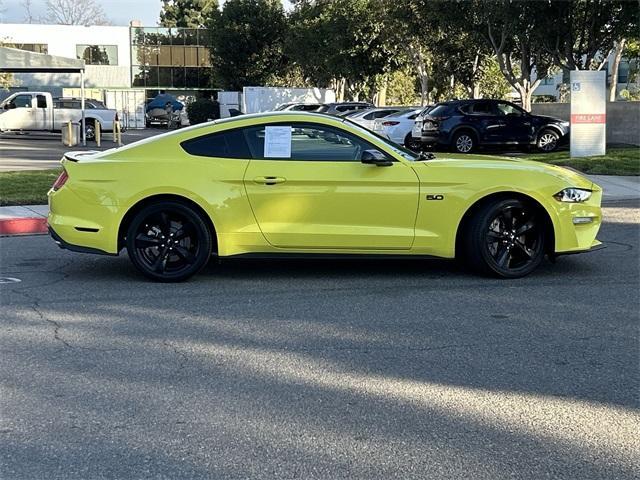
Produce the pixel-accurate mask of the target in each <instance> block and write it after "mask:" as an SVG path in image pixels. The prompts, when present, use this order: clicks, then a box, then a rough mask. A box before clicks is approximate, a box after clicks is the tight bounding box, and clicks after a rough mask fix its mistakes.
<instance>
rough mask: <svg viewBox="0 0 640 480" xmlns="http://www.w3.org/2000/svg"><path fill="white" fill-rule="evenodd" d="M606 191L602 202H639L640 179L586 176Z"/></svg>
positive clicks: (632, 177)
mask: <svg viewBox="0 0 640 480" xmlns="http://www.w3.org/2000/svg"><path fill="white" fill-rule="evenodd" d="M586 177H587V178H589V179H590V180H591V181H592V182H594V183H595V184H596V185H600V187H602V189H603V190H604V195H603V198H602V200H603V201H604V202H607V201H614V202H615V201H619V200H638V199H640V177H634V176H619V175H586Z"/></svg>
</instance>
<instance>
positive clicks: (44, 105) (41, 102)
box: [36, 95, 47, 108]
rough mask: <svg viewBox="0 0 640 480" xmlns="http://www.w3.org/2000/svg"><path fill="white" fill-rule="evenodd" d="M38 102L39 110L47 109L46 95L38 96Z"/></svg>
mask: <svg viewBox="0 0 640 480" xmlns="http://www.w3.org/2000/svg"><path fill="white" fill-rule="evenodd" d="M36 100H37V102H38V108H47V97H45V96H44V95H38V96H37V97H36Z"/></svg>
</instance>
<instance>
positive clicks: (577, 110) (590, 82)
mask: <svg viewBox="0 0 640 480" xmlns="http://www.w3.org/2000/svg"><path fill="white" fill-rule="evenodd" d="M570 81H571V156H572V157H591V156H595V155H604V154H605V153H606V143H607V138H606V134H607V85H606V83H607V74H606V72H602V71H592V70H591V71H590V70H572V71H571V79H570Z"/></svg>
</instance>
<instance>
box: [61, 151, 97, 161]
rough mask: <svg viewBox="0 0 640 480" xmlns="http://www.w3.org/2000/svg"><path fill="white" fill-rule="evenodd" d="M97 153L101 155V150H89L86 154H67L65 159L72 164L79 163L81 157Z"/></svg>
mask: <svg viewBox="0 0 640 480" xmlns="http://www.w3.org/2000/svg"><path fill="white" fill-rule="evenodd" d="M96 153H100V151H99V150H88V151H85V152H67V153H65V154H64V157H63V158H64V159H65V160H68V161H70V162H77V161H78V160H80V158H81V157H86V156H90V155H95V154H96Z"/></svg>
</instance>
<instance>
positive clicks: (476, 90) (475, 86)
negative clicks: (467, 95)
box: [472, 82, 480, 98]
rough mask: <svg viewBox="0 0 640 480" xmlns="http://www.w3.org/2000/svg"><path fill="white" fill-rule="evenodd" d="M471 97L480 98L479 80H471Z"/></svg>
mask: <svg viewBox="0 0 640 480" xmlns="http://www.w3.org/2000/svg"><path fill="white" fill-rule="evenodd" d="M472 98H480V82H473V92H472Z"/></svg>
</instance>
